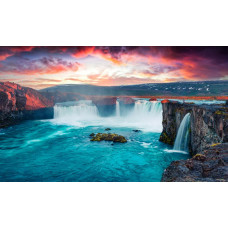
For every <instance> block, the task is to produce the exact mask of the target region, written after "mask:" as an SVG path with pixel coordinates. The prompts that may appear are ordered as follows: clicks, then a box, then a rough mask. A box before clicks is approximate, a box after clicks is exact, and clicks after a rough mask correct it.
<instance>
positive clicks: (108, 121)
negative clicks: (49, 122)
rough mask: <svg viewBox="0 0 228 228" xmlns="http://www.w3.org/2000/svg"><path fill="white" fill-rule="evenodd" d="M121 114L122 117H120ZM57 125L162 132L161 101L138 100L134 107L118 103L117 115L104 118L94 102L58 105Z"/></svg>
mask: <svg viewBox="0 0 228 228" xmlns="http://www.w3.org/2000/svg"><path fill="white" fill-rule="evenodd" d="M120 109H121V110H120ZM120 113H121V115H120ZM53 121H54V122H55V123H58V124H59V123H60V124H68V125H73V126H78V127H85V126H101V125H102V126H105V127H112V126H114V127H116V126H118V127H129V128H134V129H141V130H145V131H151V132H161V131H162V105H161V102H160V101H152V102H150V101H148V100H145V99H138V100H136V101H135V105H134V107H131V108H130V109H129V106H128V105H126V106H124V105H123V104H122V105H121V104H120V102H119V101H118V100H117V102H116V115H115V116H108V117H102V116H100V115H99V111H98V109H97V107H96V106H95V105H94V104H93V102H92V101H89V100H82V101H76V102H75V101H74V102H64V103H58V104H56V105H55V106H54V120H53Z"/></svg>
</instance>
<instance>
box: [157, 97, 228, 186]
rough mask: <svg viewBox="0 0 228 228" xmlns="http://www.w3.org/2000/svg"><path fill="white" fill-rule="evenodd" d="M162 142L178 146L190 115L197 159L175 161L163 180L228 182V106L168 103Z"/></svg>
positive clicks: (164, 110)
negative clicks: (182, 126)
mask: <svg viewBox="0 0 228 228" xmlns="http://www.w3.org/2000/svg"><path fill="white" fill-rule="evenodd" d="M162 107H163V122H162V123H163V131H162V134H161V136H160V141H162V142H165V143H168V144H170V145H173V144H174V141H175V137H176V134H177V131H178V128H179V126H180V123H181V121H182V119H183V118H184V116H185V115H186V113H190V114H191V118H190V129H189V131H190V144H189V149H190V152H191V154H192V155H193V157H192V158H191V159H188V160H186V161H185V160H180V161H174V162H172V163H171V164H170V166H169V167H168V168H167V169H166V170H165V171H164V173H163V176H162V180H161V181H177V182H182V181H228V106H227V104H226V105H195V104H190V103H183V104H181V103H179V102H170V101H164V102H163V104H162Z"/></svg>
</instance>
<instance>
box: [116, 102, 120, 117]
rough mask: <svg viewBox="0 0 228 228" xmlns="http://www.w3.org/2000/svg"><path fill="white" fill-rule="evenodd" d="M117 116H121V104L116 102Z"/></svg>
mask: <svg viewBox="0 0 228 228" xmlns="http://www.w3.org/2000/svg"><path fill="white" fill-rule="evenodd" d="M116 116H120V102H119V101H118V100H116Z"/></svg>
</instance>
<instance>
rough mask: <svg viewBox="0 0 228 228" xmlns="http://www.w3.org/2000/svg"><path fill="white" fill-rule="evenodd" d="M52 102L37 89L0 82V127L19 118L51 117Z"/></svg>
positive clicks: (19, 119)
mask: <svg viewBox="0 0 228 228" xmlns="http://www.w3.org/2000/svg"><path fill="white" fill-rule="evenodd" d="M53 114H54V113H53V102H52V101H50V100H49V99H47V98H46V97H44V96H43V95H41V94H40V93H39V92H38V91H36V90H34V89H31V88H27V87H22V86H20V85H18V84H15V83H10V82H0V127H6V126H9V125H12V124H14V123H17V122H18V121H21V120H30V119H33V120H34V119H49V118H53Z"/></svg>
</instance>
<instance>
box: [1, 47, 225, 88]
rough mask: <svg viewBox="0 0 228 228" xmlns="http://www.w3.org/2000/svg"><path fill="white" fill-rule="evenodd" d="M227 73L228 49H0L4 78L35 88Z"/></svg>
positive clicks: (220, 76)
mask: <svg viewBox="0 0 228 228" xmlns="http://www.w3.org/2000/svg"><path fill="white" fill-rule="evenodd" d="M40 76H42V80H40V79H38V78H41V77H40ZM31 77H32V78H31ZM50 77H51V78H50ZM227 77H228V47H129V46H127V47H117V46H114V47H99V46H96V47H82V46H81V47H69V46H66V47H0V80H7V79H14V81H15V82H20V83H22V84H23V83H31V84H30V86H32V87H36V88H37V87H39V85H40V87H42V88H43V87H44V85H50V84H61V83H88V84H96V85H122V84H140V83H149V82H151V83H152V82H173V81H191V80H195V81H196V80H220V79H223V80H227ZM45 79H46V80H48V81H45ZM51 79H52V81H51ZM26 81H27V82H26Z"/></svg>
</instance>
